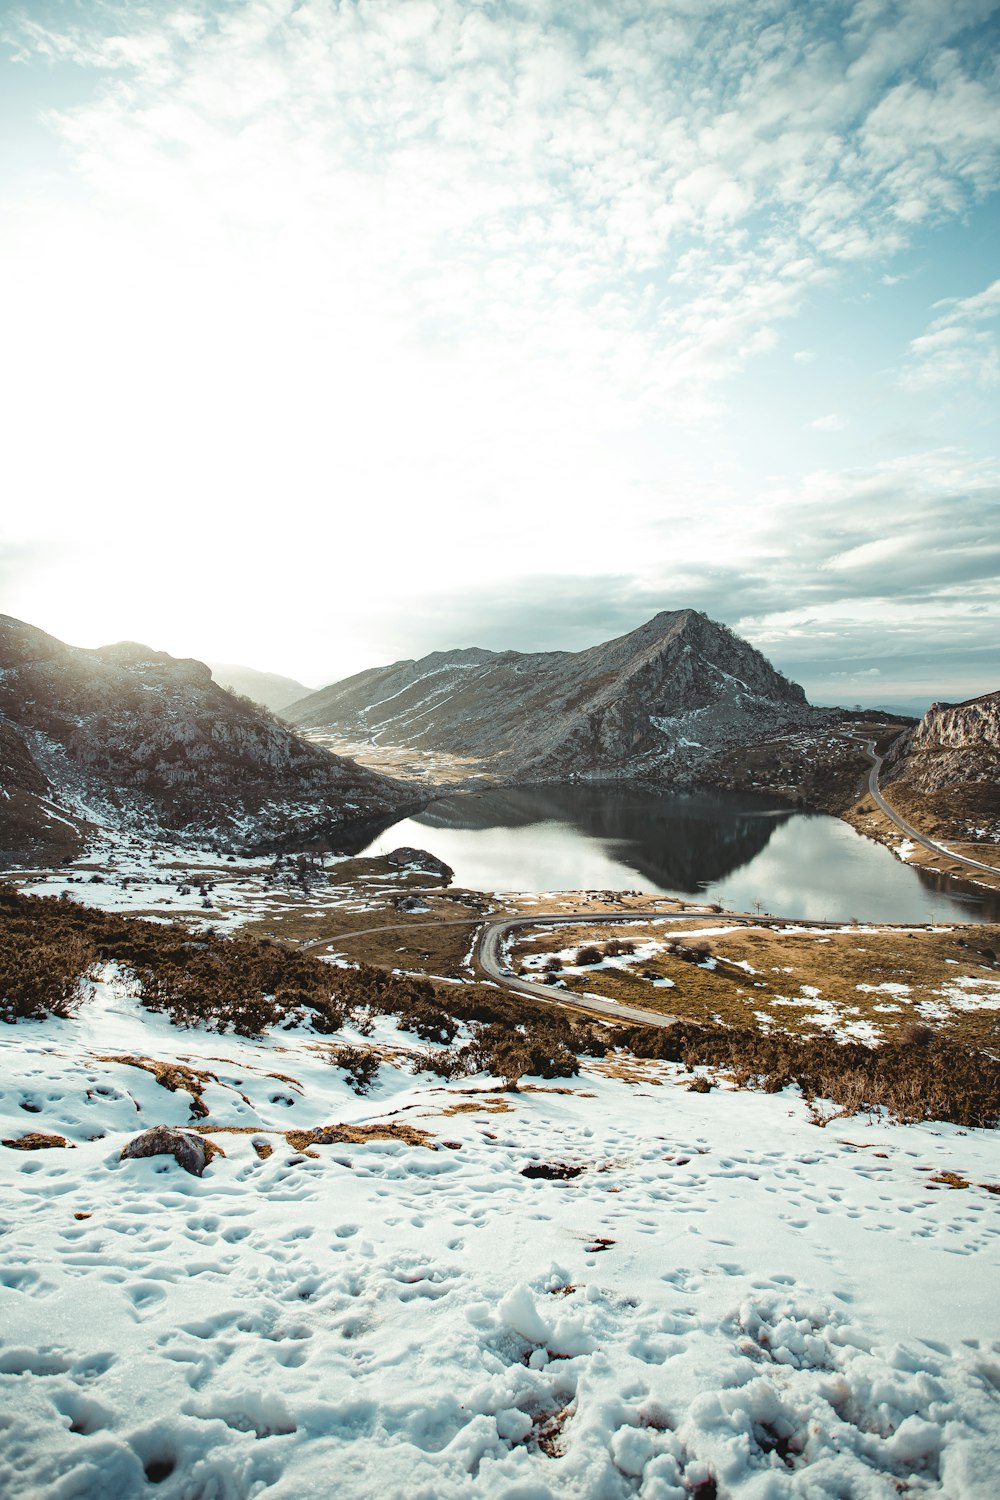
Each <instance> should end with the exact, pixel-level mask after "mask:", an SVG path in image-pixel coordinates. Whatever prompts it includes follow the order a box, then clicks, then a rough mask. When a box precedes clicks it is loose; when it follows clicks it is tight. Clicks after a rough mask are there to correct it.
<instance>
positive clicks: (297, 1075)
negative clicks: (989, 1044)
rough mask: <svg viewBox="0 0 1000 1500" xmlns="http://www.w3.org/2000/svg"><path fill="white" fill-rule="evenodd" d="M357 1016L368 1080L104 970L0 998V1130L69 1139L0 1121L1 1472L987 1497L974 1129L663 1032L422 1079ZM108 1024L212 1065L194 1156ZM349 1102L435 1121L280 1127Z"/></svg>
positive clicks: (126, 1040)
mask: <svg viewBox="0 0 1000 1500" xmlns="http://www.w3.org/2000/svg"><path fill="white" fill-rule="evenodd" d="M347 1039H348V1040H354V1041H355V1042H357V1043H358V1044H359V1045H379V1046H380V1047H382V1048H384V1049H386V1051H387V1052H389V1051H391V1052H392V1054H393V1057H394V1060H393V1061H392V1062H384V1063H383V1064H382V1068H381V1072H380V1074H379V1080H378V1082H377V1083H376V1085H375V1088H374V1089H373V1091H372V1093H371V1094H370V1095H369V1096H368V1097H367V1098H359V1097H358V1096H356V1095H355V1094H354V1093H352V1092H351V1090H350V1089H349V1088H348V1086H347V1084H346V1083H345V1082H344V1079H343V1076H342V1073H341V1072H340V1070H339V1069H337V1068H335V1067H333V1066H331V1063H330V1052H329V1049H330V1042H329V1040H328V1039H324V1038H321V1037H318V1036H315V1035H313V1034H312V1033H311V1032H310V1031H309V1030H307V1029H298V1030H294V1031H286V1032H278V1033H277V1034H275V1035H273V1036H271V1037H268V1038H265V1039H263V1040H262V1041H259V1042H251V1041H247V1040H244V1039H240V1038H234V1037H232V1036H219V1035H216V1034H210V1033H205V1032H200V1031H182V1032H179V1031H177V1030H175V1029H173V1028H171V1027H170V1026H169V1025H168V1023H167V1022H166V1021H165V1020H164V1019H163V1018H161V1017H157V1016H151V1015H148V1014H147V1013H145V1012H142V1011H141V1010H140V1009H139V1007H138V1006H137V1004H136V1002H135V1001H134V1000H133V999H132V998H130V996H129V994H128V991H127V989H126V987H125V986H124V985H123V984H122V983H121V982H120V981H119V980H118V979H117V978H116V977H115V975H114V972H113V971H111V970H108V971H107V973H106V977H105V979H103V980H102V981H100V982H99V983H98V984H97V985H96V987H95V993H94V996H93V998H92V999H91V1000H89V1001H88V1002H87V1003H86V1004H85V1005H84V1006H83V1007H82V1009H81V1010H80V1012H79V1015H78V1017H77V1018H76V1019H75V1020H71V1021H56V1020H49V1021H46V1022H45V1023H28V1024H26V1023H22V1024H20V1025H17V1026H7V1027H4V1028H2V1033H0V1046H2V1049H3V1054H4V1067H3V1072H2V1075H0V1076H2V1079H3V1086H2V1090H0V1127H2V1132H0V1133H2V1135H3V1136H4V1137H7V1138H13V1137H17V1136H21V1135H23V1134H25V1133H26V1132H29V1131H41V1132H49V1133H58V1134H60V1135H63V1136H65V1137H66V1138H67V1140H68V1141H69V1142H70V1143H71V1147H72V1149H68V1150H64V1149H49V1150H40V1151H30V1152H29V1151H18V1150H13V1149H2V1148H0V1231H2V1246H3V1254H2V1260H0V1340H2V1342H0V1492H2V1493H3V1495H4V1496H9V1497H12V1500H14V1497H17V1500H21V1497H29V1496H30V1497H32V1500H35V1497H38V1500H90V1497H92V1500H107V1497H112V1500H129V1497H132V1496H146V1495H153V1494H155V1495H157V1496H162V1497H164V1500H244V1497H250V1496H254V1495H266V1496H268V1497H272V1496H273V1497H274V1500H309V1497H316V1500H327V1497H333V1496H336V1497H360V1496H378V1497H380V1500H383V1497H414V1500H417V1497H419V1500H451V1497H460V1496H489V1497H505V1500H545V1497H555V1496H575V1497H581V1500H604V1497H606V1500H617V1497H624V1496H632V1495H637V1496H641V1497H644V1500H692V1497H696V1500H711V1497H712V1496H716V1495H717V1496H719V1497H725V1496H732V1497H739V1500H744V1497H746V1500H782V1497H797V1500H826V1497H831V1500H832V1497H840V1500H868V1497H871V1500H883V1497H885V1500H888V1497H896V1496H899V1495H908V1496H911V1497H912V1496H921V1495H943V1496H947V1497H948V1500H995V1497H996V1496H997V1494H998V1493H1000V1456H998V1455H1000V1297H998V1296H997V1292H998V1290H1000V1276H998V1272H1000V1234H998V1230H1000V1196H997V1195H996V1194H991V1193H989V1192H987V1191H986V1190H985V1188H983V1187H982V1186H980V1185H979V1184H982V1183H991V1184H995V1183H996V1182H997V1181H998V1179H1000V1149H998V1138H997V1136H996V1135H995V1134H992V1133H990V1132H976V1131H969V1132H966V1131H962V1130H960V1129H958V1128H956V1127H954V1126H929V1125H924V1126H908V1127H889V1126H886V1125H884V1124H881V1123H878V1122H870V1121H868V1120H866V1119H857V1118H855V1119H850V1120H845V1119H837V1120H834V1121H832V1122H831V1123H830V1124H828V1125H827V1126H826V1127H825V1128H823V1129H820V1128H817V1127H816V1126H815V1125H814V1124H812V1123H810V1121H809V1115H808V1112H807V1110H806V1108H805V1107H804V1105H803V1104H802V1102H801V1100H800V1099H799V1098H798V1096H797V1095H795V1094H793V1093H791V1092H785V1093H783V1094H778V1095H763V1094H750V1093H735V1092H730V1091H728V1090H726V1089H719V1088H716V1089H713V1090H712V1092H710V1093H707V1094H700V1093H692V1092H689V1091H688V1088H687V1084H688V1083H689V1082H690V1075H689V1074H685V1073H684V1072H683V1071H682V1070H681V1069H679V1068H677V1067H675V1066H673V1065H670V1064H664V1063H632V1064H630V1066H629V1069H628V1072H629V1075H630V1078H631V1079H632V1081H627V1080H626V1079H625V1078H623V1077H615V1076H611V1072H610V1070H609V1068H608V1066H607V1064H594V1065H588V1066H586V1068H585V1071H584V1072H583V1074H582V1075H581V1076H580V1078H578V1079H570V1080H563V1081H560V1082H559V1083H558V1084H554V1083H542V1082H541V1081H540V1080H535V1081H534V1084H533V1086H530V1087H527V1088H525V1087H524V1086H523V1084H522V1089H521V1091H519V1092H517V1093H504V1092H500V1091H497V1090H495V1089H491V1087H490V1085H491V1082H494V1081H492V1080H488V1079H472V1080H470V1079H463V1080H462V1081H461V1082H460V1083H452V1084H443V1083H441V1082H440V1080H438V1079H436V1078H434V1077H432V1076H431V1075H429V1074H426V1073H424V1074H415V1073H413V1072H412V1071H411V1068H410V1067H409V1065H408V1063H407V1054H415V1053H417V1052H419V1051H420V1047H421V1044H420V1043H419V1042H418V1041H417V1039H416V1038H414V1037H412V1036H408V1035H406V1034H405V1033H402V1032H400V1031H399V1030H397V1029H396V1027H395V1025H394V1024H393V1023H392V1022H390V1021H386V1020H383V1021H380V1022H378V1023H377V1025H376V1027H375V1031H374V1033H373V1034H372V1035H370V1036H368V1037H355V1038H351V1037H348V1038H347ZM342 1040H344V1038H338V1041H342ZM122 1055H132V1056H135V1057H144V1058H147V1059H148V1058H152V1059H158V1060H168V1061H174V1060H175V1059H177V1058H180V1059H181V1060H183V1061H186V1062H187V1064H188V1065H189V1066H191V1067H195V1068H203V1069H206V1070H209V1071H210V1072H211V1073H212V1074H213V1075H214V1079H215V1081H210V1082H209V1083H208V1084H207V1086H206V1088H205V1092H204V1102H205V1104H206V1106H207V1107H208V1109H209V1116H208V1121H207V1124H208V1127H209V1129H208V1133H209V1135H210V1137H211V1138H212V1139H213V1140H214V1141H215V1142H216V1143H217V1144H218V1145H219V1146H221V1147H222V1148H223V1150H224V1152H225V1155H224V1156H221V1155H220V1156H217V1157H216V1158H215V1159H214V1160H213V1161H212V1162H211V1164H210V1165H209V1167H208V1168H207V1170H206V1172H205V1175H204V1177H202V1178H197V1177H193V1176H190V1175H188V1174H187V1173H185V1172H184V1171H183V1170H182V1169H181V1168H180V1167H179V1166H178V1165H177V1164H176V1163H175V1162H174V1160H173V1158H172V1157H155V1158H150V1159H146V1160H140V1161H131V1160H130V1161H121V1160H120V1152H121V1149H122V1147H123V1146H124V1145H125V1144H126V1143H127V1142H128V1141H129V1140H130V1139H131V1138H132V1137H133V1136H134V1135H136V1134H137V1133H138V1132H139V1131H140V1130H142V1129H144V1128H146V1127H148V1126H150V1125H152V1124H155V1123H159V1122H167V1123H172V1124H178V1125H180V1124H184V1123H185V1122H186V1121H187V1119H188V1105H189V1102H190V1101H189V1096H188V1095H187V1094H186V1093H183V1092H178V1093H172V1092H168V1091H167V1090H166V1089H165V1088H163V1087H161V1086H160V1085H159V1084H158V1083H157V1082H156V1081H155V1078H154V1076H153V1075H152V1074H151V1073H150V1072H148V1071H145V1070H143V1069H141V1068H138V1067H136V1066H131V1065H129V1064H127V1063H123V1062H121V1061H108V1060H105V1061H101V1060H100V1058H101V1057H102V1056H103V1057H105V1058H107V1057H110V1056H115V1057H121V1056H122ZM335 1121H338V1122H355V1123H357V1122H361V1121H389V1122H395V1123H398V1124H406V1125H409V1126H413V1127H416V1129H417V1130H422V1131H426V1132H428V1133H429V1139H428V1143H427V1144H426V1145H419V1144H417V1145H408V1144H406V1143H405V1142H404V1141H402V1140H400V1139H396V1140H371V1141H368V1142H366V1143H363V1144H351V1145H345V1144H339V1145H328V1146H315V1147H313V1148H311V1150H312V1153H313V1154H311V1155H310V1154H303V1152H302V1151H298V1150H295V1149H294V1148H293V1147H292V1146H291V1145H290V1144H289V1143H288V1141H287V1139H286V1137H285V1134H284V1132H287V1131H288V1130H289V1129H296V1128H297V1129H307V1128H309V1127H316V1126H320V1125H324V1124H329V1123H332V1122H335ZM227 1127H232V1128H227ZM269 1147H270V1148H271V1151H270V1154H267V1152H268V1148H269ZM261 1153H263V1154H261ZM542 1164H547V1165H548V1166H551V1167H555V1168H557V1169H563V1168H569V1169H575V1168H579V1169H580V1170H579V1172H578V1173H577V1175H575V1176H566V1177H563V1178H555V1179H552V1178H548V1177H545V1176H535V1177H532V1176H525V1175H523V1170H524V1168H525V1167H531V1166H534V1167H536V1168H537V1167H539V1166H540V1165H542ZM944 1172H952V1173H954V1174H956V1180H958V1181H968V1182H969V1184H970V1185H969V1186H968V1187H965V1188H961V1189H954V1188H951V1187H949V1186H948V1185H947V1183H946V1182H934V1181H933V1180H932V1179H933V1178H935V1177H940V1176H941V1174H942V1173H944Z"/></svg>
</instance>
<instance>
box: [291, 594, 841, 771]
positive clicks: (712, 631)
mask: <svg viewBox="0 0 1000 1500" xmlns="http://www.w3.org/2000/svg"><path fill="white" fill-rule="evenodd" d="M285 714H286V717H287V718H288V719H289V720H290V721H291V722H292V723H294V724H296V725H298V726H299V727H300V728H302V729H313V730H320V729H322V730H326V731H329V732H332V733H336V734H339V735H343V736H345V737H353V738H355V739H357V740H359V741H370V742H374V743H377V744H379V745H387V744H405V745H411V746H416V747H418V748H422V749H433V750H437V751H442V752H445V753H448V754H452V755H458V756H468V757H475V758H477V759H479V760H480V761H483V762H485V763H487V764H488V766H489V768H490V770H491V772H493V773H495V774H498V775H502V776H504V777H508V778H511V779H514V780H520V781H532V780H537V781H556V780H558V781H563V780H567V779H580V778H583V779H593V780H614V779H627V780H637V779H641V778H644V777H646V778H654V779H659V778H661V777H664V776H667V777H669V779H670V780H671V781H672V782H673V783H674V784H675V785H676V784H681V783H683V782H684V781H685V780H688V781H689V780H692V779H697V773H698V769H699V766H701V765H702V764H704V763H706V762H707V761H708V760H709V759H710V757H711V756H713V755H715V754H718V752H719V751H720V750H723V749H726V748H728V747H731V746H735V745H743V744H748V743H754V742H756V741H759V740H762V739H764V738H766V737H767V736H768V735H772V734H774V733H776V732H780V731H784V730H788V729H790V728H797V727H801V726H802V725H805V724H810V723H813V722H819V721H820V720H823V721H825V719H826V717H828V714H825V713H823V712H822V711H820V710H815V709H810V708H809V706H808V705H807V703H806V700H805V694H804V693H803V691H802V689H801V688H800V687H798V686H797V685H796V684H795V683H793V682H789V681H788V679H787V678H785V677H783V676H782V675H781V673H780V672H777V671H776V670H775V669H774V667H772V666H771V664H770V662H768V661H767V659H766V658H765V657H764V656H762V655H761V653H760V652H759V651H756V650H755V649H754V648H753V647H752V646H750V645H748V643H747V642H746V641H743V640H741V639H740V638H739V636H737V635H734V634H733V632H732V631H730V630H728V629H727V628H726V627H725V626H723V625H717V624H715V623H714V622H713V621H711V620H709V619H708V618H707V617H706V616H705V615H702V614H699V613H697V612H696V611H695V610H690V609H686V610H675V611H670V612H664V613H661V614H658V615H656V616H655V617H654V618H653V619H652V620H650V621H648V623H647V624H645V625H642V626H640V627H639V629H637V630H633V631H631V632H630V633H629V634H628V635H624V636H620V637H618V638H617V639H615V640H612V641H606V642H604V643H602V644H601V645H597V646H592V647H590V648H589V649H587V650H584V651H576V652H569V651H550V652H540V653H536V654H524V653H521V652H517V651H503V652H495V651H485V650H479V649H466V650H460V651H447V652H440V651H439V652H434V653H432V654H431V655H430V656H425V657H423V658H422V659H421V660H420V661H400V662H395V663H393V664H392V665H391V666H386V667H378V668H374V669H372V670H370V671H367V672H361V673H359V674H358V675H357V676H355V677H350V678H347V679H346V680H345V681H343V682H339V683H334V684H333V685H332V686H331V687H327V688H323V689H322V690H321V691H320V692H318V693H312V694H310V695H309V696H308V697H306V698H303V699H301V700H300V701H299V702H298V703H294V704H291V705H290V706H289V707H288V708H287V709H286V710H285Z"/></svg>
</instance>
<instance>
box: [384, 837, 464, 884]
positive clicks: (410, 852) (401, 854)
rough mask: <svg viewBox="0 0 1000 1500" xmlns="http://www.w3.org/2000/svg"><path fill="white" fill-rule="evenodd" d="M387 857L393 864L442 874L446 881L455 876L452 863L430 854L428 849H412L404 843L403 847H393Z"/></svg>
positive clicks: (426, 872) (427, 872) (425, 872)
mask: <svg viewBox="0 0 1000 1500" xmlns="http://www.w3.org/2000/svg"><path fill="white" fill-rule="evenodd" d="M386 859H387V860H388V862H389V864H391V865H400V866H404V867H406V868H408V869H411V870H420V871H421V872H422V873H423V874H425V875H440V877H441V879H442V880H444V881H449V880H454V878H455V871H454V870H453V869H452V868H451V865H446V864H445V862H444V860H443V859H438V857H437V855H436V854H430V853H428V851H427V850H426V849H411V848H410V847H409V845H406V844H404V845H403V847H402V848H401V849H393V851H392V853H391V854H387V855H386Z"/></svg>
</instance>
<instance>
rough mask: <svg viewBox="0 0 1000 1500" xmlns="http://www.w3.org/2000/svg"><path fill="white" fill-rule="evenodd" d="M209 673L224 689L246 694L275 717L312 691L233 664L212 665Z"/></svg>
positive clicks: (292, 681)
mask: <svg viewBox="0 0 1000 1500" xmlns="http://www.w3.org/2000/svg"><path fill="white" fill-rule="evenodd" d="M208 667H209V670H210V671H211V673H212V676H213V678H214V679H215V681H216V682H217V683H218V684H219V686H220V687H224V688H225V689H226V690H227V691H228V692H230V693H236V694H242V696H243V697H244V698H252V699H253V701H254V703H261V704H263V706H264V707H265V708H269V709H270V710H271V712H272V713H275V714H280V713H281V711H282V709H285V708H287V707H288V705H289V703H295V702H297V701H298V699H299V698H304V697H306V695H307V694H308V693H309V692H310V691H311V690H310V689H309V688H307V687H306V686H305V685H304V684H303V683H301V682H296V681H295V678H294V677H282V676H280V675H279V673H277V672H258V671H256V670H255V669H254V668H253V667H240V666H237V665H236V664H235V663H233V662H218V661H210V662H209V663H208Z"/></svg>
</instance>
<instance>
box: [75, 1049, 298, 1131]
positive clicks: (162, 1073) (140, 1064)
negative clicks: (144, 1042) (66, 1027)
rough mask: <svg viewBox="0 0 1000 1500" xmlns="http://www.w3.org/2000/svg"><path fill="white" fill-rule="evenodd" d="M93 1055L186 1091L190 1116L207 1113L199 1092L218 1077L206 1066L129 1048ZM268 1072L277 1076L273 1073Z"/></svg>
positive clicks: (176, 1090)
mask: <svg viewBox="0 0 1000 1500" xmlns="http://www.w3.org/2000/svg"><path fill="white" fill-rule="evenodd" d="M95 1055H96V1057H97V1061H98V1062H109V1063H122V1064H123V1066H125V1067H127V1068H141V1069H142V1071H143V1072H144V1073H151V1074H152V1075H153V1077H154V1078H155V1079H156V1081H157V1083H158V1084H159V1085H160V1087H161V1088H165V1089H169V1090H170V1092H171V1093H177V1092H183V1093H187V1094H190V1095H191V1113H192V1114H193V1115H194V1116H196V1117H198V1116H202V1117H203V1116H205V1115H207V1114H208V1109H207V1107H206V1105H205V1103H204V1101H203V1100H202V1097H201V1096H202V1093H203V1091H204V1088H205V1085H206V1084H207V1083H218V1081H219V1080H218V1078H217V1077H216V1075H215V1074H214V1073H209V1072H208V1071H207V1069H204V1068H189V1067H187V1065H186V1064H185V1063H179V1062H160V1061H158V1059H157V1058H155V1057H136V1056H134V1055H133V1054H132V1053H130V1052H98V1053H96V1054H95ZM269 1076H270V1077H275V1078H276V1077H278V1075H277V1074H276V1073H275V1074H271V1075H269ZM244 1097H245V1096H244ZM248 1102H249V1101H248Z"/></svg>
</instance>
